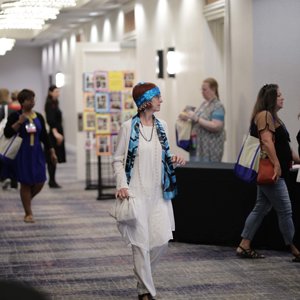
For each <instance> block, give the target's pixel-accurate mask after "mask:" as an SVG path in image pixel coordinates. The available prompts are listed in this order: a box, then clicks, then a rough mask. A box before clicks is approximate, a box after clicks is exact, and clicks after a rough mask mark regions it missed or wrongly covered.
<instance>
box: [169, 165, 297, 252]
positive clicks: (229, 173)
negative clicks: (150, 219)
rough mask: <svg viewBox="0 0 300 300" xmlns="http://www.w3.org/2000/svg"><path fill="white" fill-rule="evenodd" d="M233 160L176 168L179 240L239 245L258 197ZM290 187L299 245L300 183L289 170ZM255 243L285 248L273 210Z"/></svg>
mask: <svg viewBox="0 0 300 300" xmlns="http://www.w3.org/2000/svg"><path fill="white" fill-rule="evenodd" d="M233 167H234V164H230V163H206V164H205V163H188V164H187V165H186V166H184V167H179V168H177V169H176V176H177V182H178V196H177V197H176V198H175V199H174V200H173V208H174V215H175V223H176V231H175V233H174V239H175V240H176V241H178V242H189V243H200V244H213V245H228V246H236V245H237V244H238V243H239V241H240V239H241V237H240V234H241V232H242V229H243V227H244V223H245V220H246V218H247V216H248V214H249V213H250V211H251V210H252V208H253V206H254V203H255V199H256V185H255V184H247V183H244V182H242V181H241V180H239V179H238V178H236V176H235V175H234V172H233ZM290 175H291V176H290V177H291V180H290V182H289V184H288V189H289V193H290V197H291V202H292V206H293V218H294V223H295V227H296V235H295V242H296V244H298V245H300V205H299V201H300V184H299V183H296V182H295V178H296V172H295V171H291V172H290ZM253 246H255V247H260V248H269V249H284V248H285V245H284V242H283V238H282V236H281V234H280V231H279V227H278V221H277V216H276V214H275V212H274V211H273V210H272V211H271V212H270V213H269V214H268V215H267V216H266V217H265V219H264V221H263V223H262V226H261V227H260V229H259V230H258V231H257V234H256V235H255V238H254V240H253Z"/></svg>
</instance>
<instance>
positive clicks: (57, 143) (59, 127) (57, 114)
mask: <svg viewBox="0 0 300 300" xmlns="http://www.w3.org/2000/svg"><path fill="white" fill-rule="evenodd" d="M58 97H59V89H58V88H57V87H56V86H55V85H51V86H50V87H49V89H48V96H47V99H46V104H45V112H46V120H47V123H48V125H49V138H50V141H51V143H52V144H53V146H54V149H55V153H56V155H57V159H58V163H64V162H66V151H65V142H64V130H63V117H62V111H61V110H60V108H59V101H58ZM47 166H48V173H49V187H51V188H60V187H61V186H60V185H59V184H58V183H57V182H56V180H55V173H56V165H53V164H52V163H51V160H50V159H49V157H47Z"/></svg>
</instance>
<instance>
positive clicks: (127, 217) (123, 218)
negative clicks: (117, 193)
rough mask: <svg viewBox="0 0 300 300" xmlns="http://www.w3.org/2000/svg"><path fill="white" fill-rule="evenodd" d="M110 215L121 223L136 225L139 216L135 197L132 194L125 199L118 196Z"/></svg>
mask: <svg viewBox="0 0 300 300" xmlns="http://www.w3.org/2000/svg"><path fill="white" fill-rule="evenodd" d="M110 215H111V216H112V217H113V218H115V219H116V220H117V222H119V223H121V224H125V225H129V226H133V225H135V224H136V217H137V212H136V205H135V198H134V197H132V196H130V197H129V198H128V199H124V200H121V199H119V198H117V199H116V201H115V204H114V207H113V209H112V210H111V211H110Z"/></svg>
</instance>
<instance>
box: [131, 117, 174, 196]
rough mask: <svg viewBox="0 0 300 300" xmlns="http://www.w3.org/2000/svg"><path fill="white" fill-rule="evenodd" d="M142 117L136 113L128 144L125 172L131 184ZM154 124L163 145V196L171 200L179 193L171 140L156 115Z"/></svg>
mask: <svg viewBox="0 0 300 300" xmlns="http://www.w3.org/2000/svg"><path fill="white" fill-rule="evenodd" d="M140 123H141V120H140V117H139V115H138V114H137V115H135V116H134V117H133V118H132V121H131V132H130V140H129V146H128V153H127V159H126V165H125V172H126V177H127V183H128V184H129V182H130V179H131V175H132V168H133V165H134V160H135V157H136V154H137V149H138V145H139V128H140ZM154 126H155V127H156V130H157V136H158V139H159V141H160V144H161V147H162V170H161V171H162V176H161V181H162V182H161V183H162V187H163V197H164V199H165V200H171V199H172V198H174V197H175V196H176V194H177V186H176V177H175V171H174V168H173V164H172V156H171V151H170V147H169V142H168V139H167V136H166V132H165V130H164V128H163V126H162V124H161V122H160V121H159V120H158V119H156V118H155V117H154Z"/></svg>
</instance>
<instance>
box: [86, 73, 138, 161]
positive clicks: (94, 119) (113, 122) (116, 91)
mask: <svg viewBox="0 0 300 300" xmlns="http://www.w3.org/2000/svg"><path fill="white" fill-rule="evenodd" d="M134 80H135V74H134V72H133V71H103V70H100V71H98V70H97V71H94V72H85V73H83V130H84V131H86V132H87V140H86V145H85V146H86V149H91V148H93V145H94V146H95V149H96V154H97V155H98V156H107V155H112V154H113V153H114V149H115V147H116V142H117V134H118V132H119V130H120V127H121V124H122V123H123V122H125V121H126V120H128V119H130V118H131V117H132V116H133V115H134V114H136V107H135V104H134V101H133V98H132V96H131V90H132V88H133V85H134Z"/></svg>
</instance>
